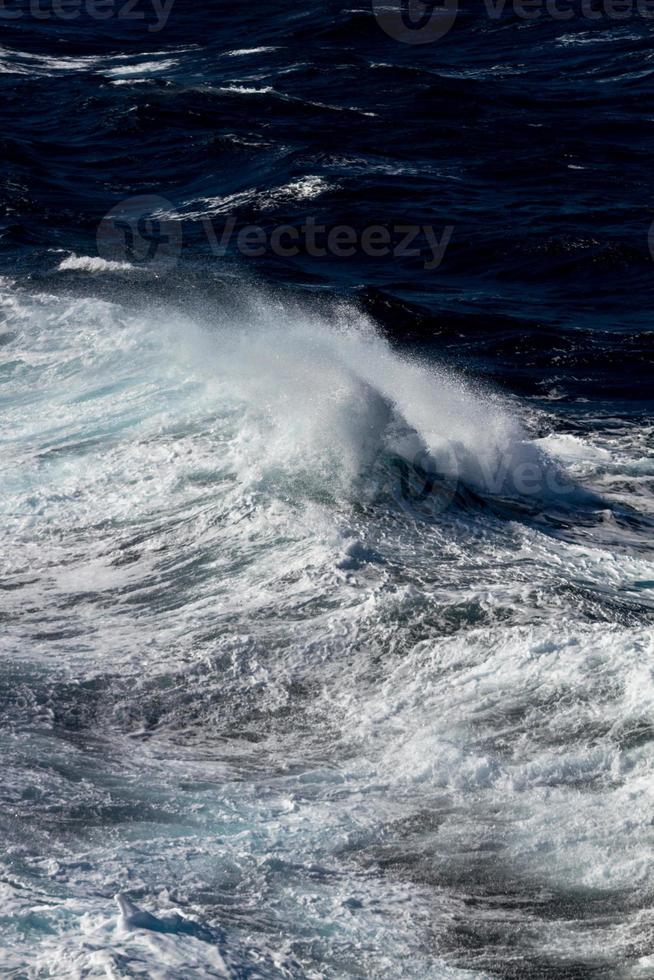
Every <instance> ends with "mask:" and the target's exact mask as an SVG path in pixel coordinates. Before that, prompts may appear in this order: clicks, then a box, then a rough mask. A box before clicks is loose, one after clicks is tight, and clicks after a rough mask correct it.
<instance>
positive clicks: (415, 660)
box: [0, 282, 654, 980]
mask: <svg viewBox="0 0 654 980" xmlns="http://www.w3.org/2000/svg"><path fill="white" fill-rule="evenodd" d="M1 302H2V307H1V308H2V313H3V327H2V330H3V332H2V333H0V344H1V346H0V358H1V360H0V404H1V405H2V415H3V427H2V453H3V461H2V469H1V470H0V507H1V508H2V532H1V533H2V548H1V551H0V562H1V567H2V576H1V582H0V584H1V588H2V591H1V593H0V596H1V607H0V618H1V620H2V633H1V635H0V643H1V645H2V650H3V655H2V658H1V660H0V701H1V705H2V728H1V732H0V747H1V751H2V758H3V779H2V783H1V786H0V802H1V809H0V819H1V821H2V834H3V841H4V848H3V855H2V873H1V876H0V896H1V897H2V927H1V928H2V931H3V943H2V953H1V954H0V955H1V957H2V960H1V963H0V972H2V975H3V976H15V977H25V976H29V977H69V976H70V977H128V976H129V977H141V976H142V977H161V978H166V980H169V978H180V980H181V978H188V977H192V976H197V977H219V976H233V977H312V978H313V977H316V978H317V977H364V976H365V977H381V976H393V977H407V978H409V977H415V978H421V980H422V978H426V977H434V978H439V980H440V978H449V977H452V978H460V977H492V976H503V977H508V976H515V977H521V976H534V977H536V976H538V977H540V976H542V977H550V976H552V977H554V976H564V975H567V976H570V977H573V976H574V977H581V976H597V977H600V976H606V977H617V976H625V977H627V976H628V977H646V976H651V975H653V972H654V959H652V948H651V935H652V925H653V920H652V913H651V911H650V910H651V903H652V890H653V886H654V874H653V871H652V864H651V860H650V858H651V850H650V848H651V844H652V810H653V803H654V799H653V796H654V791H653V783H652V761H651V738H652V731H653V727H652V725H653V713H654V682H653V675H652V669H653V664H654V660H653V654H654V649H653V647H654V640H653V638H652V632H651V620H652V609H653V607H654V601H653V600H654V568H653V565H652V552H651V547H650V545H651V539H650V537H648V533H647V528H648V525H647V523H646V521H647V519H648V518H647V514H646V511H647V510H648V509H650V513H651V497H650V496H649V483H648V479H649V477H651V473H652V469H651V460H652V457H651V450H649V449H648V448H647V447H646V446H644V445H643V444H642V442H640V441H638V440H637V439H636V438H635V434H634V431H632V430H631V429H630V428H629V426H628V425H626V423H625V424H624V425H621V424H618V423H616V422H615V420H613V421H611V420H609V421H607V422H606V423H605V424H599V423H597V421H594V422H593V423H592V424H590V422H589V424H588V427H587V430H586V431H584V432H583V433H582V434H580V433H579V430H577V431H576V433H575V434H574V435H573V434H570V433H565V432H561V427H560V425H558V426H554V425H552V426H551V427H550V430H548V421H547V416H544V415H543V414H542V413H540V414H539V416H538V419H537V423H538V431H536V430H535V428H534V426H535V414H534V411H533V409H527V407H526V406H520V405H519V404H517V403H516V402H515V401H514V400H509V399H506V398H503V397H500V396H498V395H497V394H493V393H492V392H490V391H487V390H484V389H482V388H481V387H479V386H475V385H473V384H472V383H471V382H464V381H463V380H462V378H460V377H459V376H457V375H456V374H455V373H454V372H452V371H451V370H449V369H446V368H445V367H443V366H442V365H441V366H439V365H436V364H434V363H429V362H427V361H425V360H419V359H415V358H410V357H408V356H405V355H402V354H400V353H399V352H398V351H396V350H395V349H394V348H393V346H392V345H391V344H390V343H389V342H388V341H387V340H386V339H385V338H383V337H382V336H381V335H380V333H379V332H378V331H377V330H376V328H375V327H374V325H373V324H372V323H370V322H369V321H368V320H366V319H365V318H364V317H363V316H362V315H361V314H360V313H359V312H358V311H356V310H355V309H353V308H350V307H347V306H343V307H338V306H334V305H331V306H325V307H324V308H322V309H320V310H319V309H317V308H316V307H315V306H312V307H311V308H307V307H306V306H305V307H303V306H302V305H300V304H297V305H294V304H292V303H291V302H290V301H288V300H283V301H282V300H280V299H275V298H271V297H266V296H261V295H257V294H251V295H249V296H248V297H246V298H245V299H243V302H242V303H241V304H240V305H239V306H238V307H237V308H232V307H229V306H224V307H220V306H219V305H218V304H213V306H209V305H208V306H207V308H206V311H205V313H204V315H203V316H202V317H200V316H197V315H193V316H190V315H189V314H186V315H183V314H180V313H179V312H173V311H172V310H171V309H170V308H166V307H165V306H163V305H161V306H159V307H157V308H156V309H152V308H151V309H149V310H148V311H143V310H142V309H139V308H138V307H137V306H136V305H134V304H128V303H127V302H124V303H121V302H117V301H116V302H109V301H107V300H102V299H95V298H75V297H72V298H71V297H62V296H53V295H44V294H37V293H31V294H29V293H27V292H25V291H20V290H17V289H16V288H15V287H14V286H12V284H11V283H8V282H4V283H3V284H2V300H1ZM642 431H643V430H641V432H642ZM507 964H509V965H508V966H507ZM511 964H515V971H514V972H513V973H511V972H510V970H511V969H512V967H511ZM565 970H567V971H568V973H565V972H563V971H565ZM557 971H558V972H557ZM575 971H576V972H575Z"/></svg>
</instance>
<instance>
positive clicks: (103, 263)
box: [57, 255, 138, 272]
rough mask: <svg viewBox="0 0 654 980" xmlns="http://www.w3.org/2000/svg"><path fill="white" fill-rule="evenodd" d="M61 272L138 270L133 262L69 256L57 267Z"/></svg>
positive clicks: (92, 256)
mask: <svg viewBox="0 0 654 980" xmlns="http://www.w3.org/2000/svg"><path fill="white" fill-rule="evenodd" d="M57 268H58V269H59V271H60V272H70V271H73V270H74V271H77V272H127V271H132V270H138V266H135V265H132V263H131V262H115V261H112V260H110V259H103V258H100V257H99V256H97V255H69V256H67V258H65V259H62V260H61V262H60V263H59V265H58V266H57Z"/></svg>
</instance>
